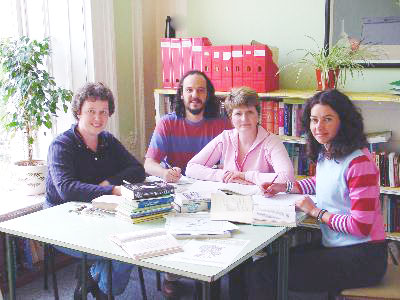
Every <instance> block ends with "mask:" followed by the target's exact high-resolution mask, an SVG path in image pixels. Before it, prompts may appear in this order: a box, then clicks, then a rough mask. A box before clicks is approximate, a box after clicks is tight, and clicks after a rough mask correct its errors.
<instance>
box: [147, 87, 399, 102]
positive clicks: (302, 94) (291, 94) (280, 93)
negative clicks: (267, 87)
mask: <svg viewBox="0 0 400 300" xmlns="http://www.w3.org/2000/svg"><path fill="white" fill-rule="evenodd" d="M316 92H318V91H314V90H290V89H289V90H285V89H284V90H276V91H272V92H266V93H258V96H259V97H260V98H282V99H284V100H285V102H286V100H287V101H290V99H296V98H297V99H303V100H304V99H308V98H310V97H311V96H313V95H314V94H315V93H316ZM154 93H157V94H163V95H175V94H176V90H175V89H155V90H154ZM215 94H216V95H217V96H227V95H228V92H215ZM345 94H346V95H347V96H348V97H349V98H350V99H351V100H354V101H376V102H396V103H400V96H399V95H395V94H390V93H370V92H358V93H357V92H345Z"/></svg>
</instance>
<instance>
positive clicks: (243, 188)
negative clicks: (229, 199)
mask: <svg viewBox="0 0 400 300" xmlns="http://www.w3.org/2000/svg"><path fill="white" fill-rule="evenodd" d="M189 190H190V191H191V192H192V191H193V192H199V193H201V194H205V193H206V194H207V193H208V195H210V197H211V194H212V193H221V192H228V193H233V194H238V195H257V194H261V190H260V188H259V187H258V186H257V185H247V184H240V183H233V182H230V183H224V182H215V181H207V180H197V181H196V182H195V183H193V184H192V185H191V186H190V188H189Z"/></svg>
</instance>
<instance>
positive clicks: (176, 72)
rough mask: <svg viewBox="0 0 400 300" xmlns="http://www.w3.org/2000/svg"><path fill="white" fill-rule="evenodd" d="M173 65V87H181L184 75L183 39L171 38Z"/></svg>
mask: <svg viewBox="0 0 400 300" xmlns="http://www.w3.org/2000/svg"><path fill="white" fill-rule="evenodd" d="M171 65H172V87H173V88H175V89H177V88H179V80H180V79H181V77H182V53H181V39H179V38H171Z"/></svg>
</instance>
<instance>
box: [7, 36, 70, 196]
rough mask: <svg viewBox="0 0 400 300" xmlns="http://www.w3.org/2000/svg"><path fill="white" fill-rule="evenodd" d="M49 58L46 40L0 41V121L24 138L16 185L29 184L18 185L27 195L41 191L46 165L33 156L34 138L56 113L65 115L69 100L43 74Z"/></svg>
mask: <svg viewBox="0 0 400 300" xmlns="http://www.w3.org/2000/svg"><path fill="white" fill-rule="evenodd" d="M49 55H50V47H49V39H48V38H46V39H44V40H43V41H42V42H40V41H37V40H30V39H29V38H28V37H21V38H19V39H5V40H2V41H1V42H0V66H1V71H0V99H1V100H2V105H3V106H4V107H3V110H2V112H3V114H2V115H1V116H0V121H1V124H2V125H3V127H4V128H5V129H6V130H7V131H11V132H12V133H14V134H15V133H16V132H18V131H19V132H21V133H22V134H23V136H24V144H25V147H26V149H25V153H27V157H26V158H25V159H26V160H22V161H18V162H16V163H15V164H16V165H17V166H25V167H26V168H25V169H27V171H26V174H25V175H21V176H19V178H18V175H17V180H18V183H21V184H22V183H24V182H25V183H27V184H28V186H27V187H26V188H22V187H21V186H20V185H19V186H18V189H19V190H25V192H26V194H39V193H42V192H44V179H45V172H46V166H45V163H44V162H43V161H37V160H34V159H33V157H32V155H33V142H34V139H35V135H36V133H37V131H38V130H39V129H40V128H42V127H46V128H51V127H52V117H56V116H57V114H56V113H57V110H59V109H62V110H63V111H64V112H66V111H67V110H68V106H67V103H68V102H70V101H71V99H72V92H71V91H69V90H66V89H62V88H60V87H57V85H56V83H55V81H54V78H53V77H51V76H50V75H49V73H48V72H47V71H46V68H45V63H46V59H48V57H49ZM36 168H38V169H39V170H38V171H37V170H36ZM17 169H20V168H17ZM17 172H18V173H19V174H21V173H20V171H17ZM23 172H24V171H23ZM30 189H31V190H30Z"/></svg>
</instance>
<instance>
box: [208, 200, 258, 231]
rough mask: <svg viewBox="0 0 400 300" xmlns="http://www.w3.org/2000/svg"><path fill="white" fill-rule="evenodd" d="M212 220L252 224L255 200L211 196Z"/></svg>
mask: <svg viewBox="0 0 400 300" xmlns="http://www.w3.org/2000/svg"><path fill="white" fill-rule="evenodd" d="M210 213H211V220H226V221H232V222H240V223H247V224H251V223H252V220H253V200H252V199H251V196H239V195H224V194H211V211H210Z"/></svg>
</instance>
